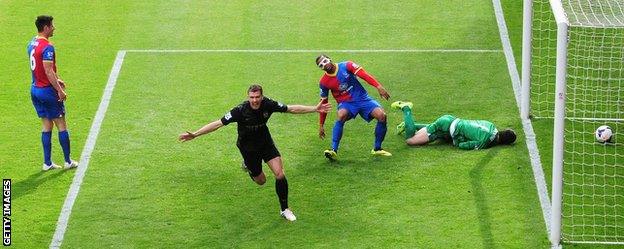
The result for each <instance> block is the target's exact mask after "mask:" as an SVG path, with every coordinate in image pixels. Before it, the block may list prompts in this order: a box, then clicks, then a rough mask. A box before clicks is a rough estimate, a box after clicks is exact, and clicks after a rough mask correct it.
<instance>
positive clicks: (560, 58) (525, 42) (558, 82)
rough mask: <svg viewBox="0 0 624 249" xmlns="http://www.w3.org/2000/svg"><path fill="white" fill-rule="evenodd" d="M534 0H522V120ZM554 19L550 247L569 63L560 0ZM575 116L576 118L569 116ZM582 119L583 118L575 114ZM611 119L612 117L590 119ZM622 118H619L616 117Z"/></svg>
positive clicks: (526, 114)
mask: <svg viewBox="0 0 624 249" xmlns="http://www.w3.org/2000/svg"><path fill="white" fill-rule="evenodd" d="M533 1H534V0H524V1H523V33H522V35H523V38H522V74H521V75H522V86H521V103H520V115H521V117H522V119H523V120H530V119H531V118H532V115H531V68H532V61H531V60H532V52H533V51H532V48H533V44H532V41H533V40H532V38H533V23H534V22H533V21H534V20H533V16H534V15H533ZM548 1H549V4H550V9H551V11H552V14H553V17H554V22H555V23H556V35H557V36H556V64H555V82H554V83H555V84H554V85H555V89H554V95H553V96H552V97H553V98H554V101H553V102H554V116H553V122H554V126H553V148H552V152H553V153H552V156H553V157H552V195H551V214H552V215H551V216H550V234H549V240H550V242H551V246H552V247H553V248H557V247H561V242H562V217H563V213H562V205H563V198H562V197H563V183H564V182H563V174H564V172H563V163H564V153H565V151H564V149H565V140H564V134H565V122H566V98H567V96H566V88H567V87H566V83H567V82H566V77H567V67H568V64H567V63H568V58H567V57H568V44H569V30H570V26H571V24H570V20H569V19H568V17H567V15H566V10H565V9H564V6H563V4H562V1H561V0H548ZM569 119H575V118H569ZM576 119H584V118H576ZM592 120H611V121H613V120H612V119H601V118H597V119H592ZM617 121H621V120H619V119H618V120H617ZM568 242H570V243H579V244H619V245H624V242H609V241H568Z"/></svg>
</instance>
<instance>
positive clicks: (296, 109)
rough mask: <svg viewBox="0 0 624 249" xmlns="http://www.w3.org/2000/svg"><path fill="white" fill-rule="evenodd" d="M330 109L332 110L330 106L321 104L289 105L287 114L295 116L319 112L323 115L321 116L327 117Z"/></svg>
mask: <svg viewBox="0 0 624 249" xmlns="http://www.w3.org/2000/svg"><path fill="white" fill-rule="evenodd" d="M329 108H331V105H330V104H328V103H323V102H319V103H318V104H317V105H316V106H309V105H288V110H287V112H289V113H293V114H303V113H311V112H318V113H321V115H322V114H323V113H324V114H325V115H327V112H328V111H329Z"/></svg>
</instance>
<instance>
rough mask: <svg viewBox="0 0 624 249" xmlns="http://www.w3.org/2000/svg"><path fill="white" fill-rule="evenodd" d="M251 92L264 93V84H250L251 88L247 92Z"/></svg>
mask: <svg viewBox="0 0 624 249" xmlns="http://www.w3.org/2000/svg"><path fill="white" fill-rule="evenodd" d="M251 92H260V94H262V86H261V85H258V84H253V85H251V86H249V89H247V93H251Z"/></svg>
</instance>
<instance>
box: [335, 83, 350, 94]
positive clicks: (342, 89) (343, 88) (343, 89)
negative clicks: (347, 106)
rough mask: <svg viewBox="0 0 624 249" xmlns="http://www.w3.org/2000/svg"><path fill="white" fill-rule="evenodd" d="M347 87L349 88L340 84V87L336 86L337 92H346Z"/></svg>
mask: <svg viewBox="0 0 624 249" xmlns="http://www.w3.org/2000/svg"><path fill="white" fill-rule="evenodd" d="M348 87H349V85H348V84H342V83H341V84H340V85H338V90H340V91H341V92H342V91H345V90H347V88H348Z"/></svg>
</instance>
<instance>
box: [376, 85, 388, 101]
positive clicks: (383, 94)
mask: <svg viewBox="0 0 624 249" xmlns="http://www.w3.org/2000/svg"><path fill="white" fill-rule="evenodd" d="M377 91H379V95H381V98H383V99H385V100H388V99H389V98H390V94H389V93H388V91H386V89H385V88H384V87H383V86H379V88H377Z"/></svg>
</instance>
